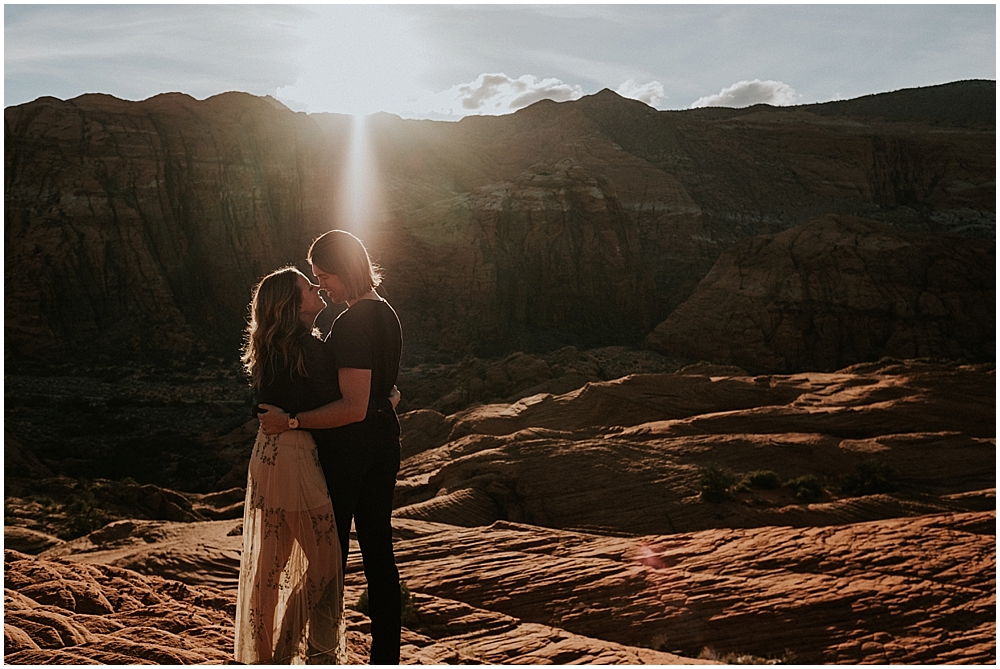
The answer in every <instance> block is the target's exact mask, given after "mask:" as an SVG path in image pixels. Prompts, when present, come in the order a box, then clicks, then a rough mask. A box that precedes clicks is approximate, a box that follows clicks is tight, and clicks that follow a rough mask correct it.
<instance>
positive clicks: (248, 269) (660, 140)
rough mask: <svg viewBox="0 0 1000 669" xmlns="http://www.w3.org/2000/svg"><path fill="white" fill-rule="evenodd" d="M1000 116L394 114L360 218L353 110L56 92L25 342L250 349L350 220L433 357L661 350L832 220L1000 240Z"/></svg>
mask: <svg viewBox="0 0 1000 669" xmlns="http://www.w3.org/2000/svg"><path fill="white" fill-rule="evenodd" d="M994 118H995V83H994V82H983V81H972V82H959V83H955V84H949V85H945V86H938V87H930V88H926V89H913V90H909V91H898V92H895V93H889V94H884V95H877V96H868V97H866V98H860V99H858V100H852V101H844V102H836V103H828V104H824V105H807V106H800V107H791V108H773V107H767V106H756V107H752V108H749V109H739V110H736V109H699V110H689V111H684V112H657V111H655V110H653V109H652V108H650V107H648V106H646V105H643V104H642V103H639V102H636V101H633V100H625V99H623V98H621V97H619V96H617V95H616V94H614V93H611V92H610V91H602V92H601V93H598V94H596V95H592V96H588V97H585V98H583V99H581V100H577V101H573V102H565V103H554V102H551V101H542V102H539V103H537V104H535V105H532V106H530V107H528V108H526V109H523V110H521V111H519V112H517V113H515V114H512V115H509V116H503V117H470V118H467V119H464V120H462V121H461V122H458V123H441V122H431V121H404V120H401V119H399V118H396V117H392V116H388V115H376V116H373V117H371V118H369V120H368V123H367V125H368V128H369V131H370V133H371V135H370V137H369V140H370V142H369V144H370V146H371V151H372V156H371V158H372V162H373V164H374V165H375V166H376V167H377V170H378V179H377V181H378V183H377V184H375V183H373V184H371V185H372V186H377V187H378V192H379V194H380V196H381V197H380V198H379V199H378V200H377V206H376V208H375V213H374V215H373V218H372V219H371V220H367V221H353V220H344V219H343V217H342V215H341V213H340V212H341V211H343V210H344V209H345V208H344V207H343V206H341V205H343V204H344V202H343V200H344V199H345V198H351V197H360V196H361V195H362V194H361V193H358V192H356V191H357V187H355V192H352V191H351V190H350V189H348V190H346V191H345V190H342V189H341V188H340V185H341V183H342V182H343V181H344V178H345V175H346V174H348V173H349V171H350V169H351V166H350V165H349V164H348V162H349V161H348V160H347V156H349V155H350V151H349V146H350V137H351V127H352V126H351V121H350V119H349V118H347V117H343V116H338V115H330V114H319V115H313V116H309V115H305V114H296V113H293V112H291V111H290V110H288V109H286V108H284V107H282V106H281V105H280V104H278V103H275V102H274V101H273V100H270V99H264V98H255V97H252V96H249V95H245V94H240V93H227V94H224V95H220V96H216V97H213V98H210V99H208V100H205V101H195V100H193V99H192V98H190V97H188V96H185V95H182V94H166V95H160V96H156V97H154V98H151V99H149V100H146V101H143V102H125V101H120V100H116V99H114V98H110V97H108V96H103V95H87V96H82V97H80V98H76V99H74V100H71V101H67V102H63V101H59V100H55V99H53V98H41V99H39V100H37V101H35V102H32V103H28V104H25V105H20V106H17V107H11V108H8V109H7V110H5V119H6V126H5V221H6V222H5V231H6V238H7V242H6V244H5V276H6V277H7V278H6V289H5V293H6V294H5V297H6V302H5V304H6V307H5V309H6V319H5V323H6V333H7V334H6V337H5V341H6V342H7V343H6V350H7V351H8V353H10V354H13V355H15V356H19V357H34V358H51V357H53V356H55V355H59V354H65V353H105V354H108V353H112V354H114V355H119V356H120V355H132V354H133V352H135V351H139V350H147V351H152V352H166V353H169V354H175V353H183V352H185V351H189V350H192V349H196V348H198V347H201V346H205V345H208V346H210V347H217V348H218V350H229V351H231V350H233V349H234V348H235V347H236V345H237V343H238V340H239V330H240V328H241V326H242V323H243V319H244V317H245V309H246V303H247V302H248V300H249V296H250V291H251V288H252V286H253V284H254V283H255V281H256V280H258V279H259V278H260V277H261V276H262V275H263V274H265V273H266V272H267V271H270V270H271V269H274V268H275V267H277V266H279V265H282V264H286V263H290V262H295V263H298V264H300V266H303V267H304V255H305V248H306V246H307V244H308V242H309V240H310V239H311V238H312V237H314V236H315V235H316V234H318V233H320V232H322V231H324V230H326V229H329V228H332V227H344V228H347V229H350V230H352V231H355V232H357V233H358V234H359V235H360V236H361V237H362V238H363V239H364V240H365V241H366V243H367V244H368V246H369V249H370V250H371V251H372V254H373V256H374V257H375V258H376V260H377V261H378V262H380V263H381V264H382V265H383V266H384V267H385V269H386V280H385V284H384V286H385V290H384V292H385V294H386V296H387V297H388V298H389V299H390V300H391V301H392V302H393V304H394V306H395V307H396V308H397V310H398V311H399V313H400V316H401V319H402V322H403V329H404V332H405V333H406V336H407V341H408V342H409V343H410V344H411V347H412V350H428V349H437V350H443V351H447V352H452V353H470V352H473V353H491V354H497V353H506V352H511V351H514V350H525V351H529V352H530V351H533V350H534V351H542V350H553V349H555V348H559V347H560V346H564V345H567V344H573V345H577V346H601V345H610V344H637V343H640V342H641V341H642V340H643V338H644V337H645V336H647V335H648V334H649V333H650V332H651V331H652V329H653V328H654V327H656V325H657V324H658V323H661V322H663V321H664V320H665V319H667V317H668V316H670V315H671V313H672V312H674V311H675V309H677V308H678V307H679V306H680V305H681V304H683V303H685V301H686V300H688V298H689V297H691V296H692V294H693V293H694V292H695V289H696V288H697V286H698V284H699V282H700V281H701V280H702V279H703V278H705V276H706V275H707V274H708V273H709V271H710V270H711V269H712V267H713V264H714V263H715V262H716V260H717V259H718V258H719V256H720V254H722V253H723V252H724V251H727V250H728V249H730V248H732V247H733V246H734V245H735V244H738V243H740V242H742V241H744V240H746V239H748V238H752V237H755V236H758V235H769V234H777V233H780V232H782V231H785V230H788V229H789V228H793V227H794V226H796V225H800V224H802V223H806V222H808V221H813V220H816V219H818V218H821V217H823V216H825V215H840V216H843V215H852V216H859V217H864V218H866V219H870V220H874V221H876V222H879V223H883V224H885V225H889V226H892V227H894V228H899V229H905V230H910V231H923V232H926V233H929V234H938V233H940V232H942V231H951V232H956V233H958V234H961V235H964V236H966V237H968V238H970V239H978V240H980V241H978V242H970V243H971V244H975V243H978V244H980V245H981V246H982V248H984V249H992V244H993V241H992V240H993V238H994V226H995V185H994V183H995V150H994V141H993V132H994ZM372 181H373V182H374V181H376V179H372ZM364 196H365V197H368V194H367V193H365V194H364ZM870 270H871V271H872V272H883V271H884V270H883V268H882V267H881V266H872V267H871V268H870ZM963 277H967V275H963ZM981 279H982V277H973V283H974V285H973V288H974V287H975V286H977V285H979V283H982V280H981ZM895 280H896V279H895V277H894V276H893V275H891V274H887V275H885V276H883V277H882V278H878V277H876V282H877V283H879V284H880V285H883V284H884V285H888V284H891V283H892V282H894V281H895ZM963 280H964V279H963ZM968 288H969V286H967V285H964V284H963V285H961V286H957V287H956V290H965V289H968ZM702 316H704V314H699V317H702ZM327 322H328V320H327ZM747 325H748V327H750V328H751V329H752V328H753V327H755V326H754V324H752V323H748V324H747ZM851 327H854V326H853V325H852V326H851ZM796 336H798V337H799V338H802V337H806V338H808V333H805V332H804V331H803V332H800V333H798V335H796ZM942 336H944V337H945V338H948V337H951V336H952V334H949V333H946V334H945V335H942ZM956 336H957V335H956ZM962 336H964V335H962ZM976 336H979V335H976ZM719 345H721V344H720V343H718V342H716V344H715V346H716V347H718V346H719ZM711 348H712V346H711V345H710V346H709V347H708V349H706V353H704V355H714V353H713V352H712V350H711ZM916 348H917V349H928V350H930V349H934V350H941V351H952V350H958V349H961V350H964V351H971V352H975V351H979V350H981V349H982V348H983V342H982V341H979V342H978V343H976V344H974V345H973V344H969V343H967V342H965V341H964V340H962V341H958V342H956V341H952V340H950V339H949V340H948V341H947V342H945V343H944V344H940V345H939V344H937V343H931V344H927V345H925V343H923V342H917V344H916ZM686 350H688V352H689V353H691V354H695V353H694V351H692V350H691V349H690V347H689V348H688V349H686ZM824 355H825V353H823V352H822V351H820V352H812V351H806V352H805V353H803V354H801V355H800V354H797V353H796V354H794V355H791V357H789V358H788V364H789V365H795V364H799V363H800V362H801V363H802V364H809V360H811V359H813V358H816V359H820V358H822V357H823V356H824ZM864 355H865V356H867V355H869V354H868V353H864ZM975 355H979V354H978V353H976V354H975ZM853 361H854V360H853V359H847V358H844V359H842V360H841V361H840V362H838V363H836V364H847V363H848V362H853Z"/></svg>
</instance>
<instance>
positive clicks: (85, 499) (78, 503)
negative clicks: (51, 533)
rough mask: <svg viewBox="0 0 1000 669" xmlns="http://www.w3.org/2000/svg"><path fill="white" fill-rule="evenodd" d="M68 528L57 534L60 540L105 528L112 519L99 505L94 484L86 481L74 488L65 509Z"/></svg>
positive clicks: (80, 482)
mask: <svg viewBox="0 0 1000 669" xmlns="http://www.w3.org/2000/svg"><path fill="white" fill-rule="evenodd" d="M64 512H65V514H66V521H67V522H66V528H65V529H63V530H62V531H61V532H59V533H58V534H57V536H59V538H60V539H67V540H68V539H75V538H77V537H80V536H83V535H85V534H90V533H91V532H93V531H94V530H96V529H98V528H101V527H104V526H105V525H106V524H107V523H108V522H109V521H110V520H112V517H111V516H110V515H109V514H108V513H107V511H105V510H104V509H102V508H101V507H100V506H99V505H98V503H97V497H96V495H95V490H94V486H93V484H92V483H91V482H90V481H88V480H86V479H84V480H81V481H79V482H78V483H77V485H76V486H75V487H74V488H73V492H72V497H71V499H70V500H69V503H68V504H66V506H65V508H64Z"/></svg>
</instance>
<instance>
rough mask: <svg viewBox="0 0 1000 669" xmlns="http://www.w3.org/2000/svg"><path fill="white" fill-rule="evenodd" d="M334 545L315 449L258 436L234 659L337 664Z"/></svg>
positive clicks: (298, 435)
mask: <svg viewBox="0 0 1000 669" xmlns="http://www.w3.org/2000/svg"><path fill="white" fill-rule="evenodd" d="M343 593H344V575H343V574H342V573H341V558H340V541H339V540H338V538H337V526H336V522H335V521H334V516H333V506H332V505H331V504H330V495H329V493H328V492H327V488H326V480H325V479H324V478H323V470H322V468H321V467H320V464H319V457H318V455H317V453H316V444H315V442H314V441H313V439H312V436H311V435H310V434H309V433H308V432H306V431H303V430H290V431H288V432H284V433H282V434H280V435H273V436H267V435H265V434H264V433H263V432H258V433H257V440H256V441H255V442H254V447H253V455H252V456H251V457H250V471H249V473H248V475H247V496H246V505H245V508H244V512H243V554H242V557H241V559H240V585H239V595H238V598H237V601H236V647H235V653H234V658H235V659H236V661H237V662H242V663H244V664H260V663H265V664H344V663H345V662H346V660H347V648H346V642H345V630H344V602H343Z"/></svg>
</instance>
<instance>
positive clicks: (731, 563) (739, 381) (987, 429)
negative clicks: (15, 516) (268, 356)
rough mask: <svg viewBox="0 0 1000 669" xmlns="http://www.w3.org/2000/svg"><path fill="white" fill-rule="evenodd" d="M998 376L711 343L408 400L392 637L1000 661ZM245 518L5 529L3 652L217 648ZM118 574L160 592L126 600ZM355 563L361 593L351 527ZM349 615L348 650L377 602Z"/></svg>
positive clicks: (36, 655)
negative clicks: (797, 370)
mask: <svg viewBox="0 0 1000 669" xmlns="http://www.w3.org/2000/svg"><path fill="white" fill-rule="evenodd" d="M508 362H511V361H508ZM521 362H522V363H523V362H526V361H521ZM517 364H521V363H517ZM507 367H510V365H508V366H507ZM514 367H515V368H516V367H517V365H515V366H514ZM500 368H504V367H500ZM995 384H996V376H995V368H994V366H993V365H965V366H956V365H946V364H934V363H929V362H926V361H924V362H921V361H893V360H883V361H881V362H879V363H865V364H861V365H856V366H853V367H850V368H846V369H843V370H840V371H838V372H835V373H819V372H811V373H802V374H795V375H758V376H749V375H746V374H745V373H743V372H742V370H739V369H733V368H731V367H721V366H717V365H708V364H699V365H694V366H690V367H686V368H684V369H682V370H680V371H679V372H676V373H670V374H636V375H631V376H626V377H623V378H621V379H618V380H615V381H601V382H591V383H588V384H586V385H585V386H583V387H582V388H580V389H578V390H575V391H572V392H569V393H564V394H562V395H552V394H546V393H541V394H537V395H533V396H530V397H526V398H523V399H521V400H519V401H517V402H514V403H512V404H489V405H480V406H472V407H469V408H467V409H464V410H462V411H458V412H455V413H452V414H450V415H444V414H442V413H439V412H435V411H433V410H420V411H416V412H410V413H408V414H404V416H403V417H402V422H403V424H404V427H405V429H406V430H407V431H408V432H409V433H413V434H419V435H421V436H420V440H416V439H415V440H413V441H410V442H408V443H407V442H404V448H406V449H407V454H408V456H409V457H407V458H406V459H405V461H404V462H403V466H402V469H401V471H400V475H399V483H398V486H397V498H396V511H395V513H394V518H393V526H394V536H395V539H394V545H395V550H396V556H397V562H398V563H399V566H400V573H401V575H402V578H403V580H404V581H405V583H406V584H407V586H408V588H409V590H410V591H411V592H412V593H413V598H412V602H411V603H412V604H413V607H414V609H413V611H412V614H408V617H407V622H406V630H405V631H404V636H403V643H404V648H403V657H404V661H406V662H410V663H435V664H443V663H505V664H506V663H521V662H531V663H560V664H562V663H573V662H581V663H594V664H596V663H627V664H637V663H656V664H674V663H686V662H693V661H695V660H694V659H692V658H701V660H702V661H714V662H718V661H725V662H741V663H746V662H753V663H757V664H762V663H766V662H773V661H779V660H780V661H785V662H797V663H883V664H889V663H952V662H954V663H980V664H982V663H991V662H993V661H994V660H995V655H996V644H995V638H996V619H995V587H996V585H995V571H996V540H995V526H996V512H995V506H996V490H995V482H996V438H995ZM421 440H422V441H421ZM239 493H240V491H239V490H238V489H235V490H230V491H224V492H220V493H217V494H214V495H200V496H194V495H187V496H185V499H187V500H188V501H189V502H190V503H191V508H192V509H196V508H197V509H207V508H228V506H227V505H230V506H232V508H233V509H235V508H236V506H237V503H234V502H233V500H234V499H235V498H236V497H237V496H238V494H239ZM199 513H204V511H199ZM241 525H242V523H241V520H240V519H239V518H238V517H234V518H231V519H228V520H215V521H194V522H179V521H167V520H160V521H156V520H138V519H122V520H118V521H115V522H112V523H110V524H107V525H105V526H103V527H100V528H98V529H95V530H94V531H91V532H89V533H88V534H86V535H85V536H83V537H79V538H76V539H73V540H70V541H66V542H60V543H56V544H55V545H53V546H51V547H49V548H47V549H46V550H44V552H43V553H42V554H41V555H39V556H38V557H37V558H31V557H28V556H26V555H14V554H11V553H8V567H7V570H6V572H5V576H6V578H7V585H6V587H7V589H8V600H7V601H8V604H7V607H6V611H7V613H6V614H5V615H6V618H5V623H6V624H7V655H6V658H5V659H6V661H7V662H8V663H10V664H18V663H41V662H62V663H76V662H83V661H86V659H87V658H89V659H91V660H97V661H116V662H127V660H125V659H122V657H134V658H145V659H147V660H151V661H156V662H171V663H179V662H188V661H191V662H201V663H205V662H214V661H221V658H222V657H223V656H222V655H221V653H228V652H229V647H230V645H231V643H232V641H231V639H232V637H231V634H232V628H231V626H229V625H231V623H224V622H218V620H219V616H221V615H231V613H229V614H225V613H224V611H231V609H232V601H233V600H232V598H233V589H234V587H235V584H236V578H237V575H238V568H239V551H240V549H241V545H242V537H241ZM21 538H22V539H24V537H21ZM34 538H35V539H43V538H44V536H34ZM12 555H13V557H11V556H12ZM12 564H14V566H11V565H12ZM139 573H141V574H143V575H144V576H141V577H140V576H138V574H139ZM108 575H113V576H115V578H117V579H118V580H116V581H114V587H115V588H118V589H119V590H121V591H122V592H124V593H126V594H128V593H146V592H147V591H150V592H151V593H152V594H143V595H142V597H143V598H145V599H142V602H143V606H141V607H137V608H129V609H127V612H128V615H127V616H126V615H123V612H124V611H125V609H124V608H122V606H119V604H118V603H116V602H118V601H119V600H116V599H113V594H114V593H112V592H111V591H110V586H108V587H105V580H102V579H107V578H110V576H108ZM142 579H145V580H142ZM164 579H171V580H164ZM345 580H346V589H347V590H346V601H347V602H348V603H349V604H353V603H354V602H357V601H358V600H359V599H360V597H361V595H362V592H363V589H364V585H365V582H364V573H363V564H362V560H361V557H360V555H359V554H358V550H357V545H356V543H355V544H354V545H353V547H352V550H351V554H350V558H349V561H348V569H347V573H346V576H345ZM123 583H127V584H129V585H127V586H126V585H123ZM171 583H172V585H165V584H171ZM181 583H185V584H186V585H183V586H182V585H181ZM102 588H103V589H102ZM12 592H13V594H12ZM102 593H103V594H102ZM163 593H167V594H169V593H182V594H178V595H177V596H176V597H174V600H176V601H167V600H166V599H164V598H163ZM183 593H187V594H183ZM192 593H193V594H192ZM206 593H221V594H219V595H218V597H220V599H211V601H213V602H215V603H213V604H207V603H205V602H207V601H209V600H208V599H205V598H207V597H209V594H206ZM15 595H16V597H15ZM98 595H101V596H103V598H104V599H101V596H98ZM115 596H119V597H120V596H121V595H115ZM211 596H212V597H215V596H216V595H211ZM22 597H24V598H27V599H21V598H22ZM199 597H201V598H202V599H198V598H199ZM135 598H136V599H139V596H138V595H136V597H135ZM105 600H106V601H107V603H106V604H105V603H104V602H105ZM129 601H131V600H129ZM11 602H14V604H12V603H11ZM177 602H181V603H182V604H183V607H184V609H183V610H185V611H191V610H193V611H194V612H195V613H194V614H193V615H189V616H186V617H185V618H183V619H181V618H179V613H178V611H179V610H181V608H182V607H181V604H178V603H177ZM123 606H124V605H123ZM129 606H133V604H129ZM46 607H48V608H46ZM52 607H56V608H55V609H53V608H52ZM101 607H103V608H101ZM199 607H208V608H209V609H212V610H213V611H215V613H212V612H202V610H201V608H199ZM213 607H216V608H213ZM227 607H228V608H227ZM91 609H93V610H91ZM25 610H30V611H32V612H33V613H32V614H31V615H33V616H35V617H30V616H29V615H28V614H26V613H24V611H25ZM11 611H14V612H15V613H11ZM38 611H42V612H43V613H44V614H45V617H44V618H43V617H39V616H41V614H39V613H38ZM152 616H159V619H160V620H161V622H159V623H157V624H156V625H153V624H151V623H150V622H149V619H150V618H151V617H152ZM26 621H34V622H26ZM38 621H41V622H42V623H44V624H45V625H48V626H49V627H52V628H55V629H57V630H62V629H64V628H65V629H69V630H77V631H78V632H79V633H78V634H77V635H76V636H72V635H70V634H69V632H67V633H66V634H63V633H62V632H59V633H58V634H59V636H58V641H57V640H56V637H55V636H53V635H55V634H56V633H55V632H52V633H51V634H50V633H49V632H48V631H44V630H42V628H36V627H31V625H33V624H35V622H38ZM206 621H207V622H206ZM348 623H349V644H350V648H349V650H350V655H351V657H352V658H353V659H354V660H355V661H362V660H363V659H364V657H365V656H366V652H367V643H368V641H367V639H368V637H367V633H368V631H369V629H370V626H369V621H368V619H367V618H366V617H365V616H363V615H362V614H360V613H357V612H349V614H348ZM212 625H216V627H211V626H212ZM121 626H124V628H123V627H121ZM154 626H155V627H157V628H158V629H159V630H166V631H167V632H169V633H170V635H173V636H169V635H164V634H160V633H158V632H157V633H154V632H152V631H150V630H149V629H147V628H149V627H154ZM206 628H210V631H205V629H206ZM80 629H85V630H88V631H89V633H90V634H91V636H87V635H86V634H85V632H83V631H79V630H80ZM39 630H41V631H39ZM102 635H103V636H102ZM116 635H117V636H116ZM121 636H124V637H126V638H128V639H129V640H130V641H131V642H132V644H131V645H127V646H125V645H122V644H121V643H119V642H118V640H117V638H118V637H121ZM108 637H115V638H108ZM37 639H46V643H48V644H49V645H48V646H46V645H43V644H42V643H40V642H38V641H37ZM32 640H33V641H32ZM29 641H31V642H32V643H34V644H35V645H37V646H39V648H34V647H32V646H31V645H30V644H29ZM111 653H118V655H112V654H111Z"/></svg>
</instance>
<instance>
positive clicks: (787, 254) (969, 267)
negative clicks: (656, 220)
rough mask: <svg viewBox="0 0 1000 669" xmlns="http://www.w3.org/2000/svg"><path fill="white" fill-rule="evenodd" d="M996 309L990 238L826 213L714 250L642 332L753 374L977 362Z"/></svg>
mask: <svg viewBox="0 0 1000 669" xmlns="http://www.w3.org/2000/svg"><path fill="white" fill-rule="evenodd" d="M995 313H996V251H995V248H994V246H993V245H992V244H983V243H979V242H977V241H974V240H969V239H967V238H963V237H959V236H957V235H947V234H927V233H914V232H905V231H902V230H899V229H897V228H892V227H889V226H887V225H885V224H881V223H876V222H874V221H867V220H864V219H859V218H853V217H843V216H830V217H825V218H822V219H819V220H816V221H812V222H809V223H805V224H802V225H798V226H796V227H794V228H791V229H789V230H786V231H784V232H781V233H778V234H776V235H763V236H759V237H755V238H754V239H752V240H748V241H746V242H744V243H741V244H739V245H737V246H735V247H734V248H732V249H730V250H729V251H726V252H725V253H723V254H722V257H720V258H719V260H718V261H717V262H716V264H715V266H714V267H713V268H712V271H711V272H709V274H708V275H707V276H706V277H705V278H704V279H702V281H701V283H700V284H699V285H698V288H697V289H696V290H695V291H694V293H693V294H692V295H691V297H690V298H688V300H687V301H686V302H684V304H682V305H681V306H680V307H678V308H677V309H676V310H675V311H674V312H673V313H672V314H671V315H670V317H669V318H668V319H667V320H665V321H664V322H663V323H660V324H659V325H658V326H657V327H656V328H655V329H654V330H653V332H652V333H651V334H650V335H649V337H648V338H647V341H648V343H649V344H650V345H652V346H655V347H657V348H659V349H661V350H664V351H669V352H670V353H671V354H672V355H676V356H679V357H691V358H695V359H705V360H713V361H716V362H719V363H723V364H733V365H739V366H741V367H744V368H745V369H748V370H750V371H753V372H760V373H767V372H779V373H787V372H792V371H795V370H799V369H815V370H834V369H839V368H841V367H844V366H846V365H849V364H853V363H856V362H859V361H863V360H875V359H878V358H880V357H883V356H892V357H897V358H919V357H930V358H951V359H966V360H987V359H990V358H991V357H993V356H994V355H995V340H996V327H995V320H996V319H995Z"/></svg>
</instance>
